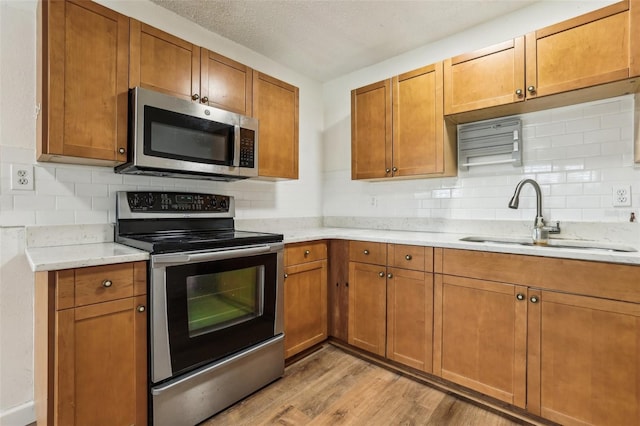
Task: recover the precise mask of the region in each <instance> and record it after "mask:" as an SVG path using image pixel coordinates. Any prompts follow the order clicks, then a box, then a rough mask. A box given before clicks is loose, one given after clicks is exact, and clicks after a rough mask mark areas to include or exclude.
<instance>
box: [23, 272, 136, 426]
mask: <svg viewBox="0 0 640 426" xmlns="http://www.w3.org/2000/svg"><path fill="white" fill-rule="evenodd" d="M146 306H147V300H146V262H136V263H124V264H116V265H106V266H95V267H88V268H78V269H68V270H61V271H56V272H38V273H37V274H36V304H35V310H36V312H35V314H36V330H35V332H36V339H35V340H36V341H35V347H36V350H35V354H36V359H35V374H36V385H35V391H36V395H35V399H36V412H37V420H38V424H42V425H47V424H56V425H78V426H80V425H105V426H107V425H146V424H147V312H146Z"/></svg>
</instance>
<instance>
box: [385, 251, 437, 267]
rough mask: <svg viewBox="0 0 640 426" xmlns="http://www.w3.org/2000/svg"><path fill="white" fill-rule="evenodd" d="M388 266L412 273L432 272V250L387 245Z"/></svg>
mask: <svg viewBox="0 0 640 426" xmlns="http://www.w3.org/2000/svg"><path fill="white" fill-rule="evenodd" d="M388 250H389V261H388V265H389V266H393V267H395V268H402V269H412V270H414V271H427V272H431V271H433V248H431V247H423V246H410V245H402V244H389V247H388Z"/></svg>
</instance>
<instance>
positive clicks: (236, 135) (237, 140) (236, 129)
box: [231, 124, 240, 167]
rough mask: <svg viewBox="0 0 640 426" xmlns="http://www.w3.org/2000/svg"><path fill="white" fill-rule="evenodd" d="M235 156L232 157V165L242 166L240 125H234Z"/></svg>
mask: <svg viewBox="0 0 640 426" xmlns="http://www.w3.org/2000/svg"><path fill="white" fill-rule="evenodd" d="M233 127H234V128H233V153H232V155H233V158H232V159H231V165H232V166H233V167H240V126H239V125H237V124H236V125H235V126H233Z"/></svg>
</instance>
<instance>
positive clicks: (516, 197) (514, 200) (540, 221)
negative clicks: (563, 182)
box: [509, 179, 544, 228]
mask: <svg viewBox="0 0 640 426" xmlns="http://www.w3.org/2000/svg"><path fill="white" fill-rule="evenodd" d="M527 183H529V184H531V186H533V189H534V190H535V191H536V219H535V221H534V226H535V227H536V228H541V227H543V226H544V218H543V217H542V191H541V190H540V185H538V182H536V181H535V180H533V179H523V180H521V181H520V182H518V184H517V185H516V190H515V192H514V194H513V197H511V200H510V201H509V208H510V209H517V208H518V205H519V203H520V191H521V190H522V187H523V186H524V185H526V184H527Z"/></svg>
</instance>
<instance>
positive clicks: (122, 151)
mask: <svg viewBox="0 0 640 426" xmlns="http://www.w3.org/2000/svg"><path fill="white" fill-rule="evenodd" d="M125 152H127V151H126V150H125V149H124V148H118V153H119V154H124V153H125Z"/></svg>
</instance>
